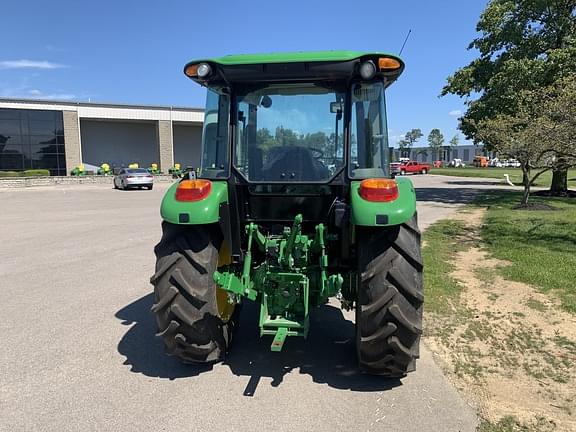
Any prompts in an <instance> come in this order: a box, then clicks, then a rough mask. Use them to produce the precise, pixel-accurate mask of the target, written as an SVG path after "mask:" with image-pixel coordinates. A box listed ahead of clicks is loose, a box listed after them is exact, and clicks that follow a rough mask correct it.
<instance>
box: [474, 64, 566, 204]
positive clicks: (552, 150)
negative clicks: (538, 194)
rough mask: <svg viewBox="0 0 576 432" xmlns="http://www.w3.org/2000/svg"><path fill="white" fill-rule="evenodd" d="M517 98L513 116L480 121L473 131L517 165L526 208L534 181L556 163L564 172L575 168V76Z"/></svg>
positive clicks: (522, 94)
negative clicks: (559, 161) (560, 163)
mask: <svg viewBox="0 0 576 432" xmlns="http://www.w3.org/2000/svg"><path fill="white" fill-rule="evenodd" d="M518 97H519V101H520V102H519V104H518V106H517V109H516V111H515V113H514V114H500V115H498V116H496V117H493V118H489V119H485V120H482V121H480V122H479V123H478V124H477V125H476V130H477V133H478V137H479V138H480V139H482V140H487V141H489V142H491V143H492V146H493V147H494V148H495V149H496V150H497V151H498V153H499V154H502V155H503V156H506V157H509V158H514V159H517V160H518V161H519V162H520V166H521V168H522V184H523V186H524V194H523V196H522V202H521V206H523V207H526V206H528V200H529V196H530V188H531V187H532V186H533V185H534V182H535V181H536V179H538V177H540V176H541V175H542V174H543V173H544V172H546V171H548V170H550V169H554V168H555V167H557V166H558V160H559V159H560V160H562V164H563V165H564V167H565V168H566V169H568V168H569V167H570V166H575V165H576V137H575V136H574V130H575V128H576V74H574V75H572V76H568V77H566V78H564V79H561V80H559V81H557V82H556V83H555V84H553V85H551V86H548V87H544V88H542V89H538V90H533V91H523V92H522V93H520V94H519V95H518Z"/></svg>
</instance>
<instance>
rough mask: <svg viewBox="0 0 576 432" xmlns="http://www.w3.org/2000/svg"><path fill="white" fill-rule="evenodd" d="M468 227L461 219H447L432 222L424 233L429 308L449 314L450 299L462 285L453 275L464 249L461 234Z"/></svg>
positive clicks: (425, 281)
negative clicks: (457, 256) (459, 253)
mask: <svg viewBox="0 0 576 432" xmlns="http://www.w3.org/2000/svg"><path fill="white" fill-rule="evenodd" d="M466 232H467V229H466V227H465V226H464V224H463V223H462V222H460V221H454V220H443V221H440V222H437V223H435V224H433V225H432V226H430V227H429V228H428V229H427V230H426V232H425V233H424V241H425V245H424V248H423V249H422V255H423V258H424V266H425V269H426V270H425V272H424V287H425V288H424V289H425V290H426V291H425V294H424V295H425V296H426V302H425V303H424V307H425V308H426V310H427V311H428V312H435V313H439V314H445V313H448V312H449V311H450V300H451V299H454V298H456V297H457V296H458V295H459V294H460V291H461V290H462V286H461V285H460V284H459V283H458V281H456V280H455V279H453V278H451V277H450V276H449V273H450V272H451V271H453V270H454V266H453V265H452V264H451V261H452V259H453V258H454V255H455V254H456V252H458V251H459V250H462V249H463V247H464V246H463V244H462V242H461V241H459V239H460V238H462V237H463V236H465V235H466Z"/></svg>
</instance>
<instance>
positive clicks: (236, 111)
mask: <svg viewBox="0 0 576 432" xmlns="http://www.w3.org/2000/svg"><path fill="white" fill-rule="evenodd" d="M402 70H403V64H402V62H401V61H400V59H398V58H397V57H395V56H390V55H383V54H367V53H357V52H337V51H335V52H321V53H293V54H289V53H288V54H282V55H275V54H270V55H259V56H254V55H250V56H248V55H239V56H227V57H223V58H220V59H213V60H202V61H194V62H191V63H189V64H188V65H186V67H185V69H184V71H185V73H186V75H187V76H188V77H190V78H191V79H193V80H194V81H196V82H197V83H199V84H201V85H203V86H205V87H207V93H208V95H207V100H206V109H205V120H204V130H203V141H202V163H201V169H200V175H199V178H202V179H209V180H227V181H228V183H229V185H231V186H232V188H233V189H234V190H235V191H236V192H235V193H236V195H237V196H238V200H237V203H238V207H239V208H238V211H239V216H240V218H241V219H242V221H243V222H249V221H253V220H254V221H256V220H257V221H259V222H262V221H270V222H271V223H273V222H280V223H282V222H287V221H292V220H293V219H294V217H295V216H296V215H297V214H302V215H303V216H304V220H307V221H312V222H320V221H325V220H326V218H328V217H329V216H330V215H329V212H330V208H331V206H333V203H334V199H335V197H340V198H342V197H344V196H345V195H346V194H347V193H348V186H349V184H350V181H351V180H363V179H367V178H385V177H389V174H390V173H389V168H388V155H389V151H388V136H387V126H386V105H385V89H386V87H388V86H389V85H390V84H391V83H392V82H393V81H394V80H395V79H396V78H397V77H398V76H399V75H400V73H401V72H402Z"/></svg>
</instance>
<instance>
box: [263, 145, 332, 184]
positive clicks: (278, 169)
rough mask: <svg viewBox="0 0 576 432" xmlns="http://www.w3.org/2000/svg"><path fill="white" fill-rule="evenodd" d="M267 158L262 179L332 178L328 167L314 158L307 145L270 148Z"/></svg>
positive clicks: (313, 179) (287, 180)
mask: <svg viewBox="0 0 576 432" xmlns="http://www.w3.org/2000/svg"><path fill="white" fill-rule="evenodd" d="M266 159H267V161H266V163H265V164H264V167H263V169H262V176H261V180H262V181H286V182H290V181H321V180H327V179H328V178H330V172H329V171H328V169H327V168H326V167H325V166H324V164H322V162H320V161H318V160H316V159H314V157H313V156H312V152H311V151H310V150H309V149H307V148H306V147H301V146H288V147H278V148H275V149H272V150H270V151H269V152H268V154H267V158H266Z"/></svg>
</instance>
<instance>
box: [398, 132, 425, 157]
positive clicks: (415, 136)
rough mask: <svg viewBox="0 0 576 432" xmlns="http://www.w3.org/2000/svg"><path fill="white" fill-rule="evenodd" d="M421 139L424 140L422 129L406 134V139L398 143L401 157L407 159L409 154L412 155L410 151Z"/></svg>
mask: <svg viewBox="0 0 576 432" xmlns="http://www.w3.org/2000/svg"><path fill="white" fill-rule="evenodd" d="M420 138H422V131H421V130H420V129H412V130H410V131H408V132H406V135H404V138H402V139H401V140H400V141H398V148H399V149H400V155H401V156H402V157H407V154H410V149H411V148H412V147H414V144H416V142H417V141H418V140H419V139H420Z"/></svg>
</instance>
